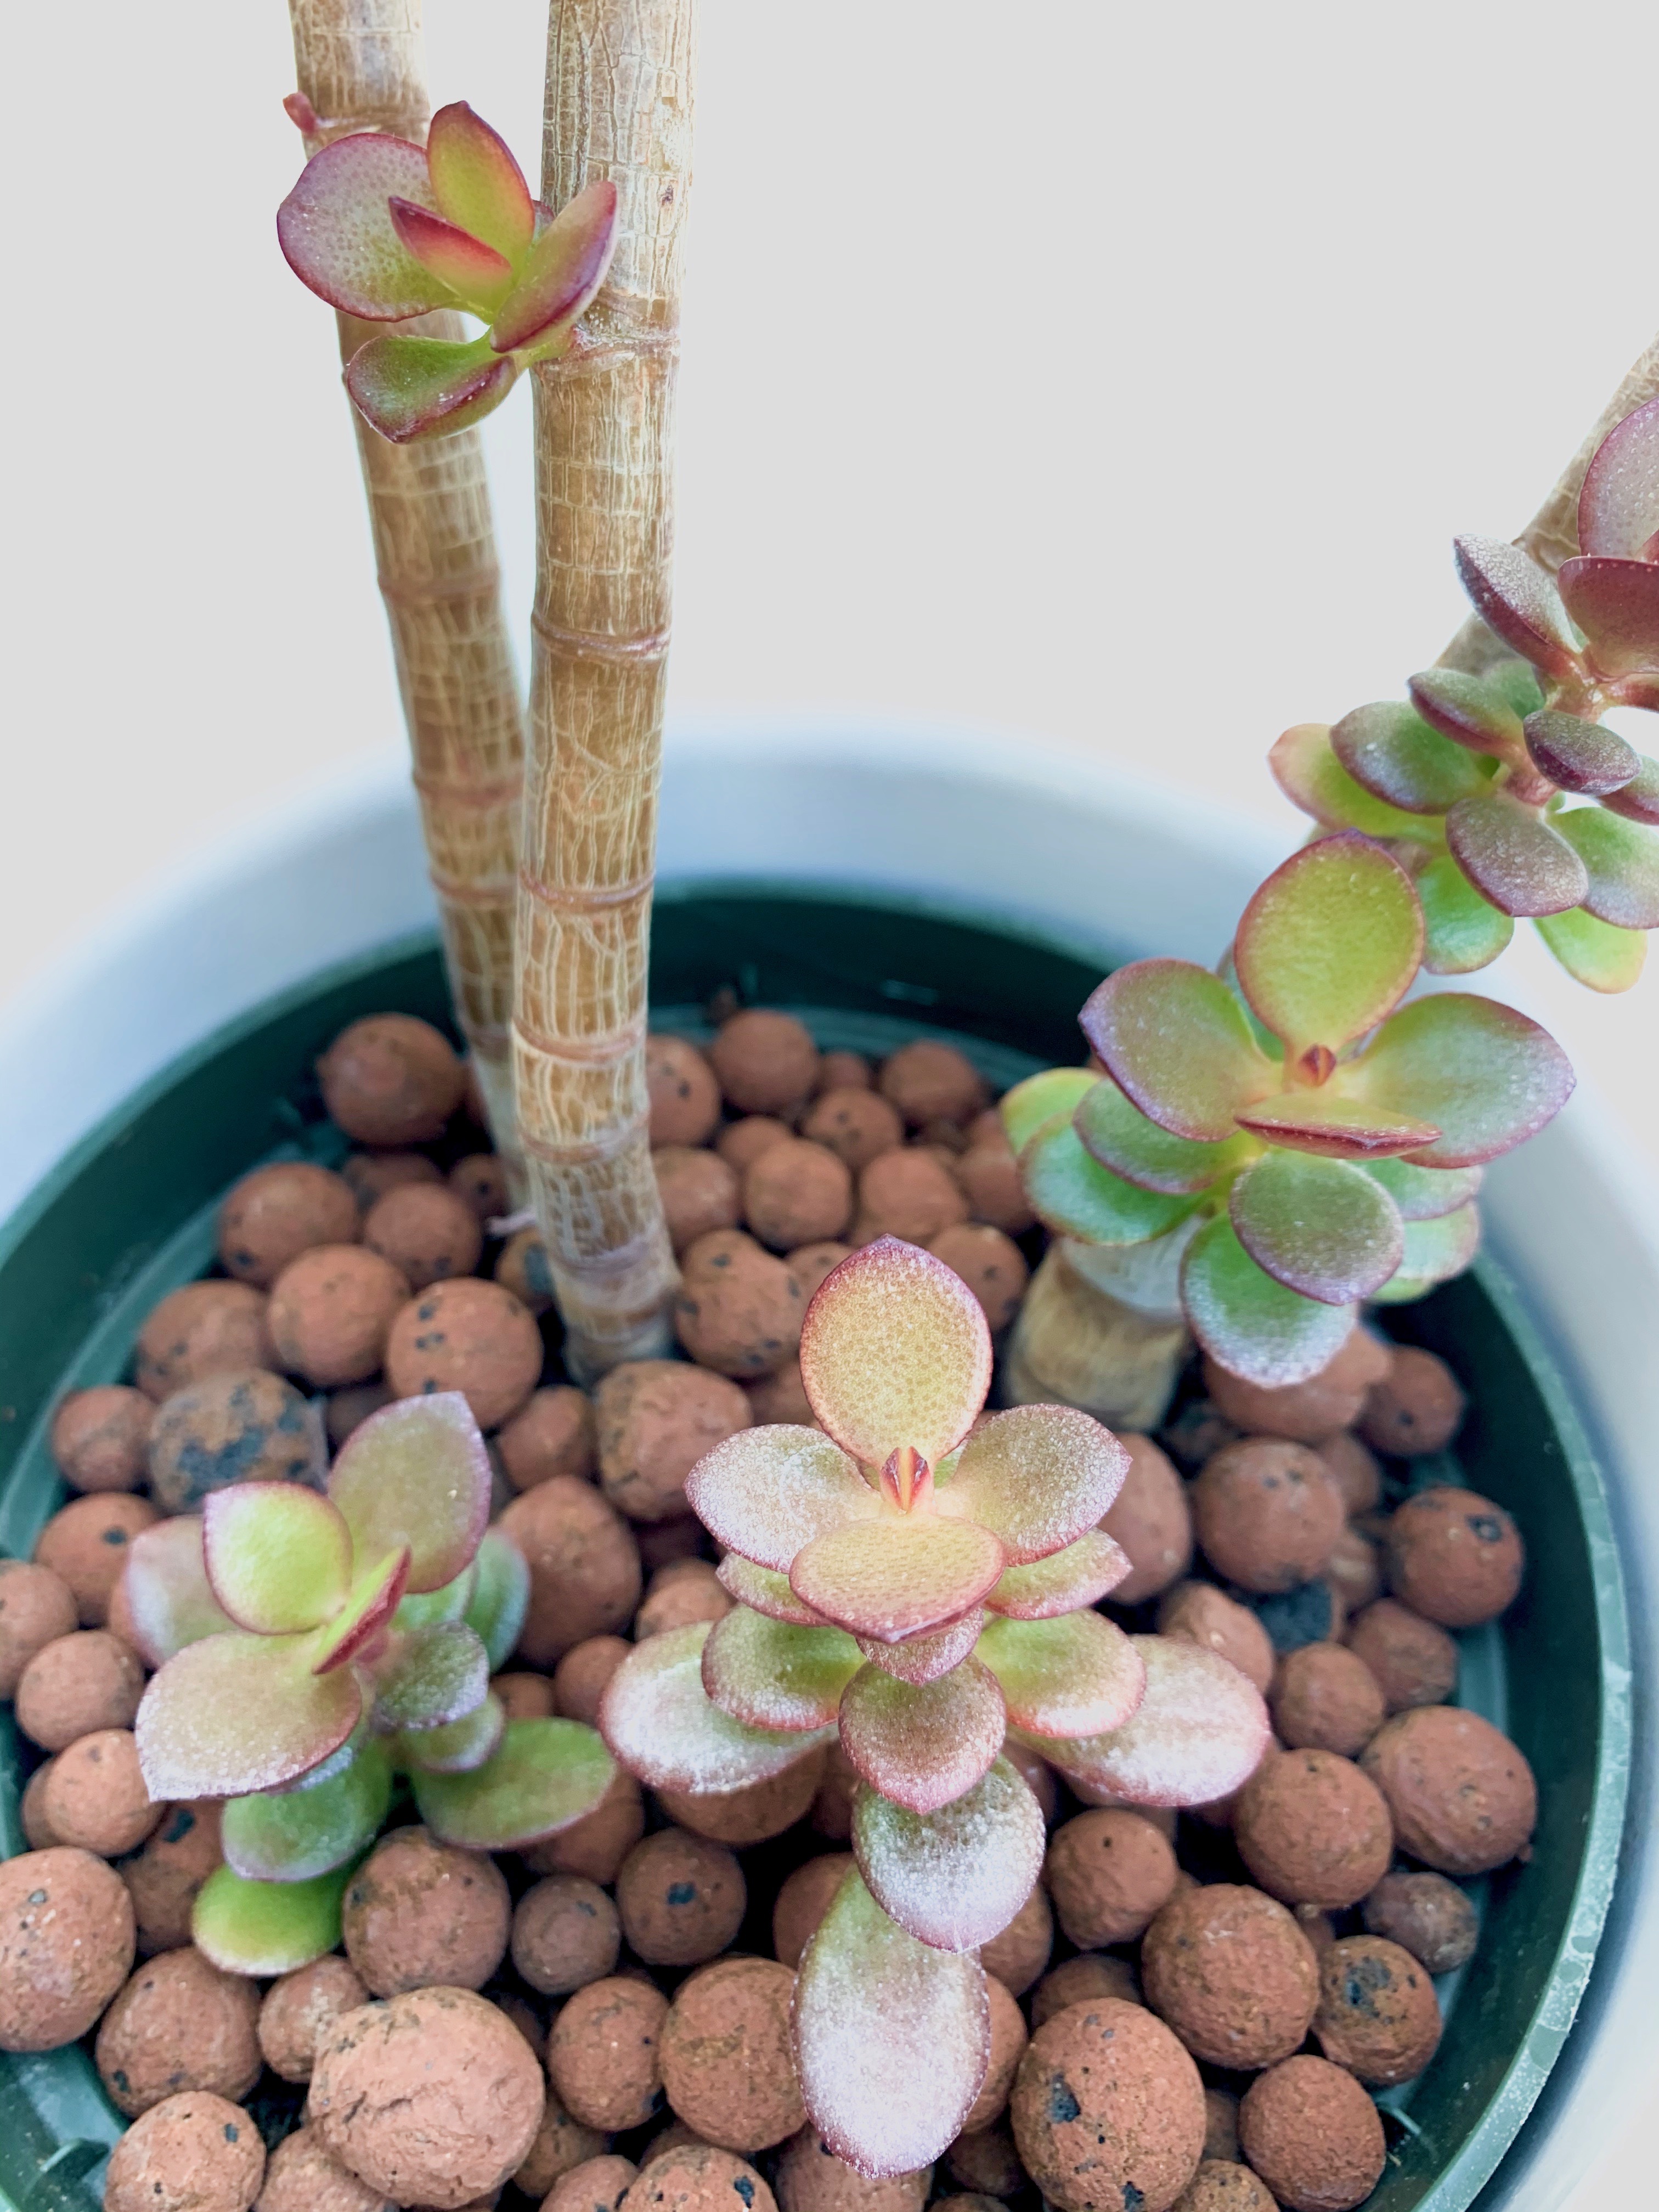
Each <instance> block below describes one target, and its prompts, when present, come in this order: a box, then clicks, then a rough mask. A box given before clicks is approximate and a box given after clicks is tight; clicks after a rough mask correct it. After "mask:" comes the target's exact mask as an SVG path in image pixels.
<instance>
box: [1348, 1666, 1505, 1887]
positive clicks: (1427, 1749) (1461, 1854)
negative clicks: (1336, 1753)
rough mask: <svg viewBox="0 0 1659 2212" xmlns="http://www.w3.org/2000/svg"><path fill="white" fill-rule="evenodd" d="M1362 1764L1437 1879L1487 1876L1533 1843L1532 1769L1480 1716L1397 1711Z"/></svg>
mask: <svg viewBox="0 0 1659 2212" xmlns="http://www.w3.org/2000/svg"><path fill="white" fill-rule="evenodd" d="M1360 1764H1361V1765H1362V1766H1363V1767H1364V1771H1365V1773H1366V1774H1367V1775H1368V1776H1369V1777H1370V1779H1371V1780H1372V1781H1373V1782H1374V1783H1375V1784H1376V1786H1377V1788H1378V1789H1379V1790H1381V1791H1382V1793H1383V1796H1384V1797H1385V1798H1386V1799H1387V1800H1388V1803H1389V1811H1390V1812H1391V1813H1392V1814H1393V1815H1394V1826H1395V1835H1396V1837H1397V1838H1398V1839H1399V1844H1400V1848H1401V1850H1403V1851H1409V1852H1410V1853H1411V1855H1412V1857H1413V1858H1418V1859H1421V1860H1422V1862H1423V1863H1424V1864H1425V1866H1428V1867H1432V1868H1433V1869H1435V1871H1436V1872H1437V1874H1448V1875H1474V1874H1488V1873H1490V1872H1491V1871H1492V1869H1493V1868H1494V1867H1500V1866H1504V1865H1506V1864H1507V1863H1508V1862H1509V1861H1510V1859H1512V1858H1514V1857H1516V1855H1517V1854H1518V1853H1522V1852H1524V1851H1525V1850H1526V1848H1527V1845H1528V1842H1529V1841H1530V1839H1531V1836H1532V1832H1533V1826H1534V1823H1535V1821H1536V1820H1537V1818H1538V1789H1537V1785H1536V1784H1535V1783H1534V1780H1533V1774H1532V1769H1531V1767H1530V1766H1528V1764H1527V1761H1526V1759H1524V1758H1523V1757H1522V1754H1521V1752H1520V1751H1519V1750H1518V1749H1517V1747H1516V1746H1515V1745H1514V1744H1513V1743H1511V1742H1510V1739H1509V1738H1508V1736H1506V1735H1503V1734H1501V1733H1500V1731H1499V1730H1498V1729H1495V1728H1494V1727H1493V1726H1492V1723H1491V1722H1490V1721H1487V1720H1483V1719H1482V1718H1481V1717H1480V1714H1479V1713H1470V1712H1464V1711H1461V1710H1459V1709H1457V1708H1455V1707H1453V1706H1450V1705H1423V1706H1420V1707H1419V1709H1418V1710H1417V1711H1414V1712H1408V1713H1398V1714H1396V1715H1395V1717H1394V1718H1393V1719H1392V1720H1390V1721H1387V1722H1385V1723H1383V1727H1382V1728H1381V1729H1378V1731H1377V1733H1376V1735H1374V1736H1373V1737H1372V1738H1371V1741H1370V1743H1369V1744H1367V1745H1366V1747H1365V1749H1364V1753H1363V1754H1362V1756H1361V1759H1360ZM1382 1873H1383V1869H1379V1870H1378V1879H1379V1880H1380V1879H1381V1877H1382ZM1372 1886H1374V1885H1368V1887H1372Z"/></svg>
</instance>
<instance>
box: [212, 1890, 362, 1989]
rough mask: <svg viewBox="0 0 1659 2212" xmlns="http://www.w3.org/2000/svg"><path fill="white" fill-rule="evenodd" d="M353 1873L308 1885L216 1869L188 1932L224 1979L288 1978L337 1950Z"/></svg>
mask: <svg viewBox="0 0 1659 2212" xmlns="http://www.w3.org/2000/svg"><path fill="white" fill-rule="evenodd" d="M351 1873H352V1869H351V1868H350V1867H349V1865H347V1866H343V1867H337V1868H336V1869H334V1870H333V1871H332V1872H331V1873H330V1874H319V1875H313V1878H312V1879H311V1880H310V1881H246V1880H245V1879H244V1878H243V1876H242V1875H239V1874H238V1873H237V1872H236V1871H235V1869H234V1868H233V1867H229V1866H220V1867H216V1868H215V1869H214V1870H213V1872H212V1873H211V1874H210V1875H209V1876H208V1878H207V1880H206V1881H204V1883H203V1885H202V1887H201V1888H200V1890H199V1891H198V1892H197V1897H196V1904H195V1906H194V1909H193V1910H192V1911H191V1923H190V1932H191V1937H192V1939H193V1940H194V1942H195V1944H196V1948H197V1950H198V1951H200V1952H201V1953H202V1954H203V1956H204V1958H206V1959H210V1960H211V1961H212V1962H213V1964H214V1965H215V1966H217V1967H219V1968H220V1970H221V1971H222V1972H224V1973H227V1974H258V1975H262V1976H263V1975H268V1974H291V1973H293V1972H295V1969H296V1968H297V1967H300V1966H309V1965H310V1964H311V1962H312V1960H313V1959H321V1958H325V1957H326V1956H327V1954H329V1952H331V1951H337V1950H338V1949H339V1948H340V1900H341V1899H342V1898H343V1896H344V1895H345V1889H346V1884H347V1882H349V1881H350V1879H351Z"/></svg>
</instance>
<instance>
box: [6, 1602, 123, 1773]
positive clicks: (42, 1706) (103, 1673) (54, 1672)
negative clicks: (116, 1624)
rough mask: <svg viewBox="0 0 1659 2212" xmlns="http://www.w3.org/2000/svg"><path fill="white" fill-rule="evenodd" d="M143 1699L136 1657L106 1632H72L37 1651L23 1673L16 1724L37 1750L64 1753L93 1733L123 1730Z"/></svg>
mask: <svg viewBox="0 0 1659 2212" xmlns="http://www.w3.org/2000/svg"><path fill="white" fill-rule="evenodd" d="M143 1694H144V1670H143V1667H142V1666H141V1665H140V1664H139V1661H138V1656H137V1653H136V1652H135V1651H133V1650H131V1648H130V1647H129V1646H128V1645H126V1644H124V1643H122V1641H121V1639H120V1638H119V1637H118V1636H112V1635H111V1634H110V1632H109V1631H108V1630H107V1629H106V1628H78V1629H76V1631H75V1632H73V1634H71V1635H69V1636H58V1637H54V1638H53V1639H52V1642H51V1643H50V1644H43V1645H42V1646H41V1648H40V1650H38V1651H37V1652H36V1653H35V1655H34V1656H33V1659H31V1660H30V1661H29V1662H28V1664H27V1666H26V1667H25V1668H24V1669H23V1672H22V1674H21V1678H20V1679H19V1681H18V1684H17V1694H16V1698H15V1703H14V1705H13V1711H14V1713H15V1717H16V1721H17V1725H18V1727H19V1728H20V1729H22V1731H23V1733H24V1735H26V1736H27V1737H28V1738H29V1740H30V1741H31V1742H33V1743H38V1744H39V1745H40V1748H41V1750H42V1751H64V1750H67V1748H68V1747H69V1746H70V1744H72V1743H73V1742H74V1741H76V1738H77V1737H79V1736H83V1735H91V1734H92V1732H93V1730H94V1729H112V1728H113V1729H128V1728H131V1726H132V1723H133V1721H134V1720H135V1718H136V1717H137V1711H138V1701H139V1699H141V1698H142V1697H143Z"/></svg>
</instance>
